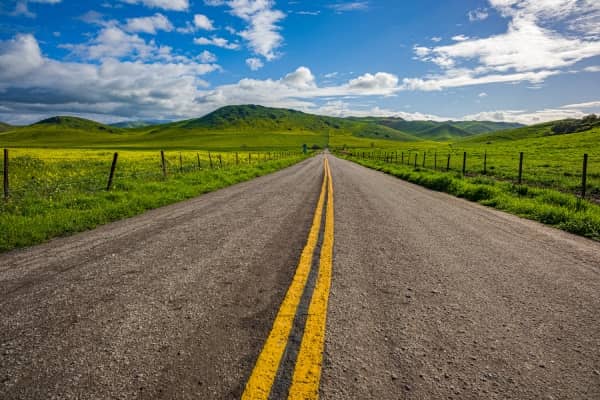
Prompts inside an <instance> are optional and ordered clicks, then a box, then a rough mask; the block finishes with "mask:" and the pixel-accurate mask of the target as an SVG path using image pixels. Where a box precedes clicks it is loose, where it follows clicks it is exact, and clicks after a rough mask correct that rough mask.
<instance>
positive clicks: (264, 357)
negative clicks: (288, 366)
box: [242, 158, 334, 400]
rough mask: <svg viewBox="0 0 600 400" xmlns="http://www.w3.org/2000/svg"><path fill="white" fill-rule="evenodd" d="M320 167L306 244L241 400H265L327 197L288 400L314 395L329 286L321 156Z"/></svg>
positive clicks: (328, 217) (329, 224)
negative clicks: (318, 189)
mask: <svg viewBox="0 0 600 400" xmlns="http://www.w3.org/2000/svg"><path fill="white" fill-rule="evenodd" d="M323 168H324V173H323V183H322V185H321V194H320V195H319V201H318V202H317V208H316V210H315V214H314V217H313V223H312V226H311V228H310V231H309V234H308V240H307V242H306V246H305V247H304V249H303V250H302V255H301V256H300V261H299V262H298V266H297V268H296V273H295V274H294V278H293V280H292V283H291V285H290V287H289V289H288V291H287V294H286V296H285V298H284V299H283V303H282V304H281V307H280V308H279V312H278V313H277V317H276V318H275V322H274V323H273V328H272V329H271V332H270V334H269V337H268V338H267V341H266V342H265V345H264V347H263V349H262V351H261V353H260V355H259V356H258V360H257V361H256V365H255V366H254V370H253V371H252V375H250V379H248V382H247V383H246V389H245V390H244V393H243V394H242V399H243V400H259V399H264V400H266V399H268V398H269V394H270V393H271V388H272V387H273V383H274V382H275V377H276V375H277V371H278V369H279V365H280V362H281V359H282V357H283V353H284V351H285V348H286V346H287V343H288V339H289V336H290V332H291V330H292V327H293V324H294V319H295V317H296V312H297V310H298V305H299V304H300V299H301V298H302V294H303V293H304V290H305V287H306V282H307V280H308V276H309V274H310V270H311V266H312V261H313V253H314V251H315V247H316V245H317V242H318V238H319V230H320V227H321V220H322V218H323V205H324V203H325V197H326V196H327V205H326V208H325V230H324V234H323V243H322V246H321V255H320V259H319V274H318V276H317V281H316V284H315V288H314V291H313V295H312V298H311V301H310V305H309V308H308V316H307V318H306V324H305V326H304V334H303V336H302V342H301V344H300V349H299V351H298V358H297V360H296V365H295V367H294V374H293V377H292V382H291V385H290V388H289V394H288V399H294V400H295V399H303V400H305V399H317V398H318V397H319V382H320V380H321V365H322V361H323V346H324V344H325V324H326V321H327V303H328V300H329V289H330V287H331V271H332V261H333V226H334V225H333V183H332V180H331V170H330V169H329V162H328V161H327V158H325V161H324V166H323Z"/></svg>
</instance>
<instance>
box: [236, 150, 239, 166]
mask: <svg viewBox="0 0 600 400" xmlns="http://www.w3.org/2000/svg"><path fill="white" fill-rule="evenodd" d="M239 163H240V159H239V158H238V153H237V151H236V152H235V165H238V164H239Z"/></svg>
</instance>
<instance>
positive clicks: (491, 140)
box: [336, 118, 600, 240]
mask: <svg viewBox="0 0 600 400" xmlns="http://www.w3.org/2000/svg"><path fill="white" fill-rule="evenodd" d="M588 121H589V118H588ZM560 123H564V121H562V122H560ZM571 123H572V124H573V125H578V126H581V125H582V124H585V123H586V122H582V121H581V120H579V121H575V122H572V121H571ZM557 124H558V123H555V124H542V125H538V126H532V127H524V128H519V129H517V130H511V131H500V132H498V133H495V134H488V135H481V136H476V137H473V138H471V139H468V140H464V141H456V142H454V143H447V144H441V143H432V142H421V143H414V144H411V145H407V144H393V143H389V142H385V143H381V142H379V143H378V145H379V147H375V146H368V147H366V146H365V147H361V146H354V147H349V146H347V145H342V146H339V147H338V148H337V149H336V150H337V153H338V154H339V155H341V156H342V157H344V158H346V159H349V160H351V161H354V162H357V163H359V164H361V165H364V166H366V167H369V168H373V169H376V170H379V171H382V172H385V173H388V174H390V175H393V176H396V177H398V178H400V179H403V180H406V181H408V182H412V183H416V184H418V185H421V186H424V187H427V188H429V189H433V190H437V191H441V192H446V193H450V194H453V195H455V196H458V197H462V198H465V199H468V200H471V201H475V202H478V203H480V204H483V205H486V206H490V207H494V208H497V209H500V210H503V211H508V212H510V213H513V214H516V215H518V216H521V217H524V218H529V219H532V220H535V221H539V222H542V223H544V224H548V225H552V226H555V227H557V228H559V229H563V230H565V231H568V232H571V233H575V234H578V235H582V236H586V237H589V238H592V239H595V240H600V127H597V126H592V127H591V128H589V129H587V130H585V131H582V132H570V133H564V134H557V133H556V132H555V129H554V127H555V126H556V125H557ZM518 138H520V139H518ZM354 143H355V144H356V142H354ZM364 144H365V143H363V145H364ZM465 152H466V153H467V163H466V168H465V172H466V173H465V175H463V173H462V166H463V156H464V153H465ZM520 152H523V154H524V157H523V159H524V163H523V173H522V180H521V183H520V184H519V182H518V171H519V153H520ZM486 154H487V156H486ZM583 154H588V157H589V158H588V165H587V174H586V177H587V180H586V183H587V186H586V189H587V190H586V197H585V199H582V198H581V195H582V187H583V186H582V184H583V182H582V174H583ZM448 155H450V160H451V162H450V169H449V170H447V166H448V164H447V161H448V158H447V157H448ZM424 156H425V162H423V157H424ZM415 157H416V162H415ZM436 159H437V163H436ZM484 159H485V160H486V161H484ZM403 160H404V162H402V161H403Z"/></svg>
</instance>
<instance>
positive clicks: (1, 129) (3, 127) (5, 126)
mask: <svg viewBox="0 0 600 400" xmlns="http://www.w3.org/2000/svg"><path fill="white" fill-rule="evenodd" d="M13 128H14V126H12V125H9V124H7V123H4V122H0V132H5V131H10V130H11V129H13Z"/></svg>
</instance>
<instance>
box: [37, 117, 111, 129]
mask: <svg viewBox="0 0 600 400" xmlns="http://www.w3.org/2000/svg"><path fill="white" fill-rule="evenodd" d="M53 126H55V127H59V128H63V129H80V130H83V131H87V132H95V131H98V132H108V133H121V132H122V130H121V129H119V128H116V127H112V126H109V125H104V124H101V123H99V122H96V121H92V120H89V119H85V118H79V117H66V116H56V117H51V118H47V119H44V120H42V121H39V122H36V123H35V124H32V125H29V127H31V128H36V127H53Z"/></svg>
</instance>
